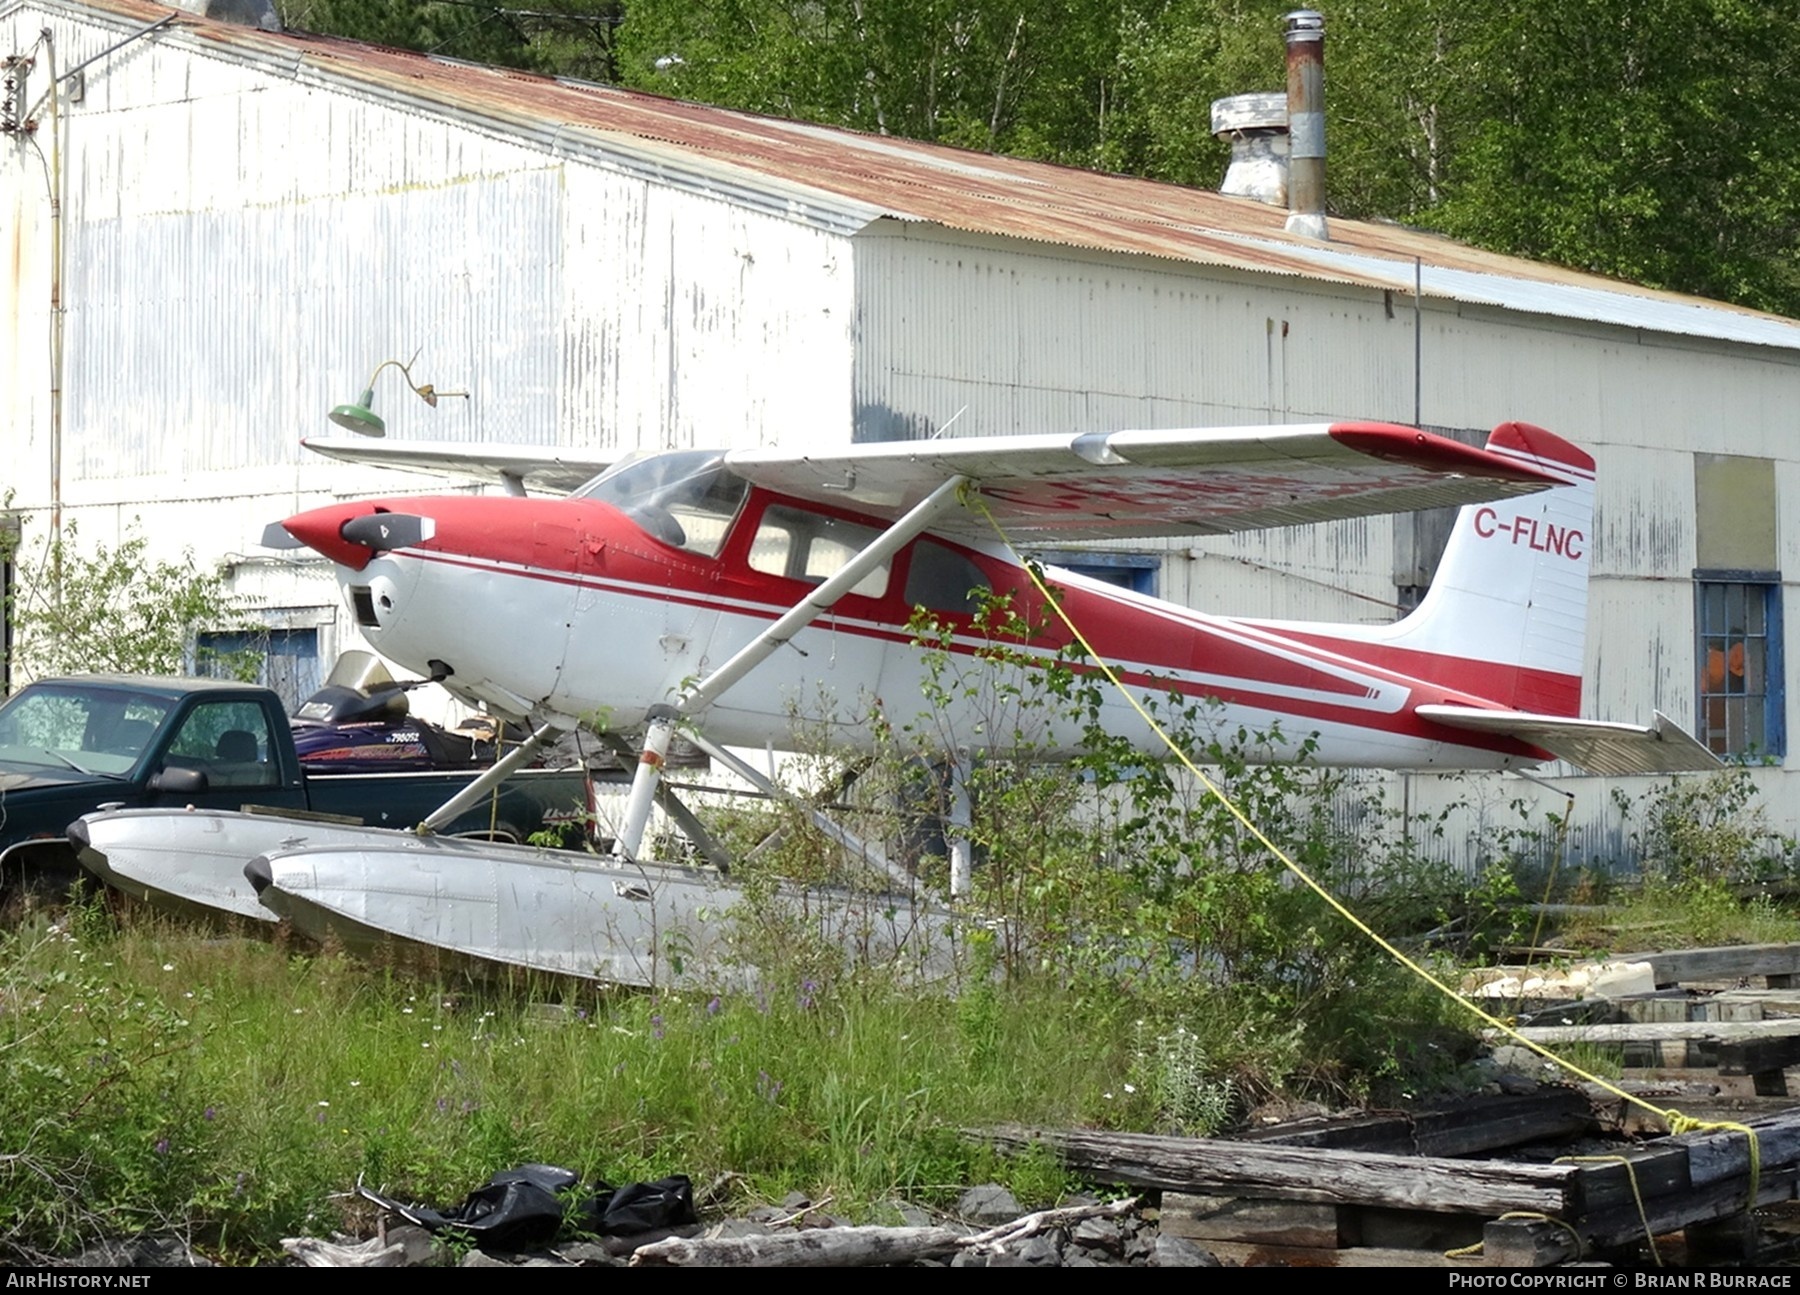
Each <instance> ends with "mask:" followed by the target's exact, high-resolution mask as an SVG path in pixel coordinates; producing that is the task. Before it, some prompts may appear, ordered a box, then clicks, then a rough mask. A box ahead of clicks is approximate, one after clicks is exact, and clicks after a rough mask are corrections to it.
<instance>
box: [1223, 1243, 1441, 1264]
mask: <svg viewBox="0 0 1800 1295" xmlns="http://www.w3.org/2000/svg"><path fill="white" fill-rule="evenodd" d="M1202 1248H1203V1249H1205V1250H1208V1251H1210V1252H1211V1253H1212V1256H1213V1258H1215V1259H1217V1260H1218V1261H1219V1262H1220V1263H1222V1264H1227V1265H1230V1266H1231V1267H1233V1268H1449V1267H1451V1266H1452V1261H1451V1260H1449V1259H1446V1258H1445V1257H1444V1254H1443V1252H1442V1251H1440V1250H1399V1249H1394V1248H1392V1247H1384V1246H1351V1247H1348V1248H1346V1249H1343V1250H1308V1249H1306V1248H1304V1247H1301V1246H1261V1245H1255V1244H1252V1243H1250V1242H1245V1241H1208V1242H1206V1243H1205V1245H1204V1246H1203V1247H1202ZM1459 1266H1461V1267H1467V1266H1468V1265H1467V1264H1466V1263H1464V1264H1462V1265H1459Z"/></svg>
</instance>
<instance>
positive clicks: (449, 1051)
mask: <svg viewBox="0 0 1800 1295" xmlns="http://www.w3.org/2000/svg"><path fill="white" fill-rule="evenodd" d="M993 1001H994V1004H995V1006H994V1010H993V1011H991V1012H987V1013H985V1014H983V1015H982V1016H981V1019H980V1020H978V1021H977V1020H975V1019H973V1017H972V1015H971V1011H970V1008H969V1006H968V1003H967V1002H959V1001H953V1000H951V999H950V998H948V997H946V996H943V995H933V994H931V993H922V994H921V993H913V994H901V993H898V992H894V991H892V990H889V989H887V988H882V987H858V986H855V985H843V986H839V987H836V988H827V987H825V986H821V985H819V984H816V983H814V982H811V981H801V982H799V983H792V984H780V983H771V984H770V985H769V986H768V987H766V988H765V989H763V990H761V991H760V992H758V993H755V994H749V995H737V996H725V997H688V996H673V995H649V994H625V995H617V996H604V995H598V994H594V993H591V992H580V991H576V990H573V989H568V988H567V987H561V988H559V987H556V986H547V985H539V986H530V985H521V986H512V987H492V986H489V987H480V986H475V985H471V984H465V983H452V984H449V985H446V984H443V983H438V982H426V981H419V980H413V979H409V978H405V977H402V976H398V975H393V974H387V973H383V972H380V971H374V970H371V969H370V968H369V967H367V966H365V965H362V964H359V963H355V962H352V961H349V960H347V959H344V958H342V957H337V956H329V955H316V956H305V955H294V954H290V953H287V952H284V951H282V950H280V949H278V948H276V947H275V946H273V945H271V944H268V943H264V942H261V941H258V940H254V939H242V938H219V937H216V936H214V935H211V934H210V933H208V932H205V931H201V930H195V929H190V928H185V927H183V926H180V925H176V924H172V923H170V922H168V921H166V920H164V919H160V918H151V917H145V916H144V915H142V914H138V915H134V916H133V917H131V918H129V919H127V920H125V921H124V922H122V923H118V922H115V920H114V919H113V918H112V917H110V916H109V915H108V914H107V912H106V911H105V910H104V909H101V908H98V907H93V906H89V907H85V908H78V909H76V910H73V911H72V912H69V913H65V914H63V915H62V919H61V920H60V921H55V922H52V921H49V920H48V919H47V918H45V917H43V916H39V917H37V918H34V919H31V920H27V921H26V922H24V923H22V924H20V925H19V926H17V927H16V928H15V929H14V930H12V931H11V932H10V933H9V934H7V935H6V936H4V937H3V938H0V1219H3V1220H5V1222H3V1223H0V1242H3V1243H4V1245H5V1247H6V1248H7V1250H9V1251H10V1252H11V1254H12V1255H13V1256H14V1257H28V1256H30V1255H33V1254H36V1253H43V1252H57V1251H66V1250H69V1249H71V1248H74V1247H76V1246H78V1245H79V1244H81V1243H83V1242H85V1241H88V1240H91V1239H93V1238H94V1237H95V1236H97V1235H100V1234H108V1233H110V1234H118V1233H121V1232H135V1231H138V1230H143V1229H150V1228H163V1227H171V1228H175V1229H177V1230H178V1231H180V1232H183V1233H185V1234H189V1235H192V1236H193V1237H195V1238H196V1239H197V1240H198V1241H199V1242H200V1243H202V1244H204V1245H206V1246H208V1247H211V1248H213V1249H215V1250H218V1251H221V1252H224V1253H227V1254H232V1255H237V1256H245V1255H254V1254H259V1253H267V1252H269V1251H270V1250H271V1249H272V1248H273V1247H274V1246H275V1245H276V1244H277V1243H278V1241H279V1238H280V1237H282V1236H284V1235H294V1234H297V1233H300V1232H302V1231H308V1232H313V1233H319V1232H323V1231H325V1230H328V1229H330V1228H332V1227H340V1226H344V1225H345V1224H346V1222H347V1221H350V1217H349V1216H352V1215H353V1214H354V1211H355V1208H356V1207H355V1205H354V1203H353V1202H352V1201H350V1200H348V1199H347V1198H346V1193H347V1192H348V1190H349V1189H350V1187H351V1186H352V1184H354V1183H355V1181H356V1180H357V1178H358V1177H359V1176H360V1177H362V1178H364V1179H365V1180H366V1181H368V1182H369V1183H370V1184H371V1185H380V1186H385V1187H386V1188H387V1189H389V1190H390V1191H394V1192H398V1193H400V1194H402V1195H405V1196H410V1197H413V1198H416V1199H422V1200H429V1201H433V1202H437V1203H449V1202H453V1201H455V1200H457V1199H460V1198H461V1196H462V1195H463V1194H464V1193H465V1192H467V1191H468V1190H470V1189H472V1188H473V1187H475V1186H478V1185H479V1184H480V1183H481V1182H483V1181H485V1179H486V1177H487V1175H488V1174H490V1173H491V1172H493V1171H494V1170H496V1169H500V1168H506V1167H510V1166H511V1165H514V1164H518V1163H522V1162H527V1161H545V1162H551V1163H560V1164H566V1165H569V1166H571V1167H574V1168H577V1169H579V1170H580V1171H582V1172H583V1173H585V1174H588V1175H591V1176H601V1177H605V1178H607V1179H609V1180H610V1181H613V1182H615V1183H616V1182H621V1181H628V1180H631V1179H637V1178H649V1177H660V1176H662V1175H664V1174H668V1173H677V1172H679V1173H686V1174H689V1175H690V1176H692V1177H693V1178H694V1179H695V1180H696V1181H697V1182H702V1183H704V1182H706V1181H708V1180H709V1179H711V1178H713V1177H714V1176H715V1175H722V1174H725V1173H727V1172H729V1173H732V1174H736V1175H741V1176H742V1177H741V1187H740V1190H742V1191H745V1192H748V1193H751V1194H753V1195H755V1196H757V1197H758V1198H761V1199H769V1198H774V1199H779V1198H780V1196H781V1195H783V1194H784V1193H786V1192H787V1191H789V1190H791V1189H795V1188H799V1189H802V1190H804V1191H806V1192H808V1193H809V1194H810V1195H812V1196H813V1198H814V1199H819V1198H821V1197H823V1196H825V1195H831V1196H832V1197H833V1198H834V1199H835V1200H837V1201H838V1202H839V1203H840V1207H841V1208H843V1209H845V1210H847V1211H850V1212H858V1211H867V1210H868V1209H869V1208H871V1207H872V1206H874V1205H875V1204H876V1203H878V1202H880V1201H883V1200H885V1199H887V1198H890V1197H893V1196H897V1195H904V1196H908V1197H912V1198H916V1199H930V1198H931V1197H932V1196H933V1194H934V1193H938V1194H941V1193H943V1192H946V1191H948V1190H949V1189H950V1188H952V1187H953V1186H955V1185H959V1184H967V1183H968V1182H969V1181H971V1180H977V1181H979V1180H980V1179H982V1178H985V1177H989V1176H993V1175H997V1174H999V1175H1003V1176H1006V1177H1009V1178H1011V1179H1013V1180H1015V1181H1016V1182H1017V1183H1019V1184H1020V1185H1021V1186H1022V1187H1023V1188H1024V1190H1025V1191H1026V1192H1027V1193H1028V1194H1029V1195H1033V1196H1037V1197H1045V1196H1053V1195H1054V1194H1055V1193H1056V1190H1057V1189H1058V1188H1059V1187H1060V1186H1061V1181H1060V1178H1059V1176H1058V1175H1057V1174H1056V1173H1055V1172H1054V1171H1052V1170H1048V1169H1047V1168H1046V1166H1045V1165H1044V1164H1041V1163H1032V1162H1028V1163H1026V1164H1023V1165H1012V1166H1006V1165H1001V1164H999V1163H998V1162H996V1161H994V1160H993V1158H992V1157H991V1156H990V1155H989V1154H988V1153H986V1152H984V1151H983V1150H981V1149H980V1148H979V1147H977V1146H975V1145H974V1144H971V1143H968V1142H965V1141H964V1140H962V1139H961V1138H960V1137H959V1136H957V1132H956V1130H957V1129H958V1128H959V1127H960V1126H962V1125H966V1124H970V1123H976V1124H979V1123H982V1122H984V1121H1001V1120H1020V1119H1024V1120H1030V1121H1043V1122H1048V1123H1069V1122H1078V1121H1084V1120H1102V1121H1103V1120H1105V1119H1106V1118H1107V1117H1108V1115H1109V1110H1108V1107H1109V1106H1113V1105H1115V1104H1116V1102H1117V1100H1118V1093H1119V1092H1121V1091H1123V1084H1124V1082H1125V1076H1126V1071H1127V1070H1128V1068H1129V1066H1130V1064H1131V1059H1130V1056H1129V1052H1128V1048H1127V1047H1126V1046H1125V1045H1124V1044H1123V1043H1122V1042H1121V1040H1120V1038H1119V1037H1115V1036H1114V1035H1111V1034H1109V1033H1107V1032H1105V1031H1096V1030H1094V1029H1093V1028H1092V1023H1091V1021H1090V1020H1089V1019H1088V1018H1087V1017H1085V1016H1084V1015H1083V1014H1082V1013H1079V1012H1075V1011H1071V1010H1068V1009H1069V1004H1068V1003H1067V1001H1066V999H1065V997H1064V996H1063V995H1062V994H1061V993H1060V992H1058V991H1057V990H1055V989H1053V988H1050V987H1044V986H1035V987H1031V988H1029V989H1023V988H1008V989H1002V988H998V987H996V988H995V990H994V999H993ZM1109 1092H1110V1093H1112V1094H1113V1096H1112V1097H1111V1098H1108V1097H1107V1096H1106V1094H1107V1093H1109Z"/></svg>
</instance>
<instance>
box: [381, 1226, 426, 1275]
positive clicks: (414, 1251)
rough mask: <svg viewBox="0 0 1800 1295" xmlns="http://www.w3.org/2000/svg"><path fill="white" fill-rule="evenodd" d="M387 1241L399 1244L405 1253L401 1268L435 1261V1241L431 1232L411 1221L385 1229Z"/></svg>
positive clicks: (415, 1266)
mask: <svg viewBox="0 0 1800 1295" xmlns="http://www.w3.org/2000/svg"><path fill="white" fill-rule="evenodd" d="M387 1243H388V1244H389V1245H390V1246H399V1247H400V1249H401V1251H402V1252H403V1253H404V1254H405V1256H406V1258H405V1261H404V1262H403V1263H402V1264H401V1267H403V1268H422V1267H424V1266H425V1265H426V1264H431V1263H435V1262H437V1258H438V1248H437V1242H436V1241H435V1240H434V1239H433V1238H432V1235H431V1233H429V1232H427V1231H426V1230H425V1229H424V1228H422V1227H419V1226H417V1225H416V1224H412V1223H403V1224H401V1225H400V1226H399V1227H392V1228H389V1229H388V1230H387Z"/></svg>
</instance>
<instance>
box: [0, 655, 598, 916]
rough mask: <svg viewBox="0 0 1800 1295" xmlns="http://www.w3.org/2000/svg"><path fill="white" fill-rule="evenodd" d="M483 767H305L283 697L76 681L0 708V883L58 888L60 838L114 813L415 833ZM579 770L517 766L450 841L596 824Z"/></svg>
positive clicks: (211, 684) (65, 862) (40, 687)
mask: <svg viewBox="0 0 1800 1295" xmlns="http://www.w3.org/2000/svg"><path fill="white" fill-rule="evenodd" d="M478 772H479V771H478V770H473V769H459V770H453V771H442V772H419V773H366V774H310V775H309V774H308V773H306V772H305V771H304V770H303V769H302V768H301V767H300V759H299V756H298V755H297V754H296V753H295V750H294V737H293V732H292V730H291V729H290V728H289V725H288V717H287V714H286V713H285V712H284V710H283V709H282V705H281V700H280V698H278V697H277V696H276V695H275V694H274V693H273V692H271V691H270V690H269V689H267V688H259V687H257V686H255V685H254V684H243V683H231V682H227V681H224V680H218V679H185V678H147V677H141V676H137V675H78V676H75V677H72V678H67V679H44V680H39V681H38V682H36V683H33V684H31V685H29V686H27V687H25V688H23V689H21V690H20V691H19V692H17V693H15V694H14V695H13V696H11V697H10V698H8V699H7V700H6V703H5V704H4V705H0V884H4V885H5V886H6V887H7V888H8V889H10V888H11V887H12V886H13V885H14V884H15V883H17V882H19V881H20V880H21V879H29V880H37V881H42V882H46V883H60V882H62V881H65V880H66V879H69V878H72V877H74V876H75V875H76V874H77V873H78V872H79V868H78V866H77V865H76V862H75V856H74V853H73V851H72V850H71V849H70V847H69V843H68V840H67V838H66V836H65V833H66V831H67V829H68V826H69V824H70V823H72V822H73V821H74V820H75V819H77V818H79V817H81V815H83V814H87V813H91V812H92V811H94V810H96V809H99V808H101V807H102V806H107V807H114V806H117V807H126V808H138V807H154V806H168V807H180V806H184V805H193V806H196V807H200V808H207V809H240V808H243V807H246V806H258V807H266V808H268V809H269V810H271V811H273V812H276V813H280V812H283V811H286V812H313V813H324V814H333V815H339V816H342V817H345V818H347V819H350V820H352V821H355V822H360V823H366V824H368V825H370V826H372V827H411V826H412V825H413V824H415V823H417V822H419V821H420V820H421V819H423V818H424V817H425V816H426V815H428V814H429V813H431V811H432V810H434V809H436V808H437V807H438V806H439V805H441V804H443V803H444V802H445V801H447V800H449V799H450V798H451V797H452V796H453V795H455V794H456V792H457V791H459V790H461V789H462V788H463V787H465V786H467V785H468V783H469V781H470V779H472V778H473V777H474V776H475V775H476V773H478ZM591 795H592V792H591V787H590V784H589V781H588V776H587V774H586V773H585V772H584V771H582V770H580V769H571V770H540V769H530V770H524V771H522V772H520V773H517V774H514V775H513V776H512V777H511V778H509V779H508V780H507V781H506V782H505V783H504V784H503V785H502V786H501V788H500V790H499V792H498V793H497V795H495V796H491V797H488V798H487V799H485V800H483V801H482V802H481V803H480V804H479V805H478V806H477V807H476V808H474V809H472V810H470V811H468V812H467V813H465V814H463V815H462V816H461V817H460V818H458V819H456V820H454V821H453V822H452V823H451V824H450V825H449V826H448V827H446V828H445V829H444V835H455V836H479V837H487V838H490V839H493V840H501V841H523V840H525V839H526V838H527V837H529V836H530V835H531V834H533V833H535V832H539V831H542V830H545V829H558V830H561V829H563V828H564V826H565V825H567V824H571V823H575V824H582V823H587V822H589V821H590V809H591V805H592V801H591Z"/></svg>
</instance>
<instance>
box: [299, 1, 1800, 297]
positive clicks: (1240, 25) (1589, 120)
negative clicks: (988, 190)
mask: <svg viewBox="0 0 1800 1295" xmlns="http://www.w3.org/2000/svg"><path fill="white" fill-rule="evenodd" d="M1291 7H1292V0H1280V2H1279V3H1276V0H1114V2H1113V3H1108V4H1101V3H1095V2H1092V0H1090V2H1089V3H1075V4H1067V3H1052V2H1051V0H887V2H885V3H882V4H875V3H873V2H872V0H543V4H542V5H541V6H539V7H533V8H529V9H524V8H520V9H514V8H507V7H504V6H500V5H492V4H487V3H484V2H483V0H399V2H398V3H391V4H390V3H378V2H377V0H282V11H283V17H284V20H286V21H288V22H289V23H291V24H292V25H295V26H298V27H302V28H313V29H316V30H324V31H334V32H339V33H342V34H346V35H352V36H356V37H359V38H362V39H367V40H374V41H379V42H383V43H386V44H394V45H402V46H407V47H410V48H414V49H422V50H429V51H434V52H442V53H446V54H453V55H456V56H459V57H463V58H470V59H477V60H482V61H491V62H499V63H506V64H511V65H514V66H519V67H528V68H533V69H537V70H541V71H547V72H554V73H560V74H565V75H577V76H584V77H590V78H596V79H602V80H616V81H618V82H620V83H622V84H625V85H629V86H633V87H635V88H639V89H644V90H651V91H655V92H657V93H661V94H669V95H674V96H677V97H680V98H684V99H692V100H698V101H700V102H705V103H714V104H720V105H723V106H726V107H733V108H741V109H747V110H750V111H755V112H766V113H772V114H777V115H780V116H786V117H795V118H800V119H803V120H808V121H816V122H822V123H826V124H829V125H834V126H844V127H850V128H854V129H857V130H866V131H871V132H877V133H881V134H889V135H897V136H904V137H907V138H913V139H922V140H930V141H935V142H939V143H945V144H955V145H960V146H963V147H967V148H974V149H981V150H987V151H992V152H998V153H1006V154H1011V155H1015V156H1020V157H1031V158H1038V159H1042V160H1046V161H1052V162H1060V163H1064V164H1067V165H1072V166H1082V167H1097V168H1101V169H1105V170H1112V171H1119V172H1124V173H1127V174H1133V175H1142V176H1146V177H1151V178H1155V179H1160V180H1168V181H1174V182H1177V183H1183V184H1196V185H1202V186H1206V187H1212V186H1214V185H1216V184H1217V183H1218V180H1219V177H1220V176H1221V175H1222V174H1223V170H1224V165H1225V148H1224V146H1223V145H1221V144H1220V143H1219V142H1218V141H1216V140H1214V139H1213V138H1212V135H1211V122H1210V106H1211V102H1212V100H1213V99H1215V98H1218V97H1220V96H1222V95H1227V94H1235V93H1239V92H1242V91H1246V90H1272V89H1278V88H1280V87H1281V86H1282V85H1283V84H1284V81H1285V73H1284V56H1283V50H1282V38H1281V15H1282V14H1283V13H1284V12H1286V11H1287V10H1288V9H1290V8H1291ZM1768 22H1769V20H1768V14H1767V12H1766V9H1764V8H1762V7H1759V6H1754V5H1750V4H1746V3H1744V0H1647V3H1645V4H1641V5H1637V6H1634V7H1632V8H1631V9H1629V10H1628V11H1625V10H1620V9H1618V8H1617V7H1616V6H1613V5H1608V4H1603V3H1601V0H1558V2H1557V3H1554V4H1553V3H1549V2H1548V0H1517V2H1516V3H1512V4H1500V3H1496V2H1495V0H1466V2H1462V3H1457V4H1450V3H1448V0H1334V2H1333V3H1332V4H1331V5H1330V6H1329V8H1328V12H1327V36H1326V40H1327V57H1326V65H1327V81H1328V109H1327V111H1328V116H1329V127H1328V131H1329V135H1330V147H1331V160H1330V174H1331V179H1330V185H1329V189H1330V201H1331V207H1332V211H1333V213H1334V214H1337V215H1342V216H1353V217H1365V218H1386V219H1396V220H1402V221H1406V222H1408V223H1412V224H1417V225H1422V226H1425V227H1427V228H1432V229H1436V230H1440V231H1442V232H1444V233H1446V234H1450V235H1452V236H1454V237H1456V238H1459V239H1463V240H1465V241H1467V242H1470V243H1473V244H1475V245H1476V246H1479V247H1484V248H1488V249H1490V250H1493V251H1498V252H1504V253H1509V254H1512V255H1517V256H1525V257H1531V258H1534V259H1540V260H1545V261H1551V262H1556V263H1560V264H1564V265H1568V266H1573V267H1576V268H1579V269H1583V270H1589V271H1593V272H1596V273H1600V274H1605V275H1612V276H1615V277H1620V278H1625V279H1630V280H1633V281H1636V282H1641V283H1645V284H1649V285H1651V286H1656V287H1665V288H1672V289H1676V290H1680V291H1685V292H1693V293H1699V294H1703V295H1707V296H1712V297H1717V298H1720V299H1723V300H1727V301H1734V302H1739V303H1741V304H1745V305H1750V306H1756V307H1759V308H1763V309H1769V310H1776V311H1781V312H1785V313H1788V314H1791V315H1800V250H1796V248H1797V246H1800V239H1797V238H1796V235H1797V234H1800V229H1797V228H1796V226H1797V225H1800V215H1797V214H1796V213H1797V212H1800V133H1796V132H1795V131H1793V130H1792V129H1790V128H1789V126H1790V125H1791V123H1793V122H1794V121H1796V120H1800V78H1796V77H1795V76H1794V75H1793V69H1792V67H1791V66H1790V65H1791V63H1792V54H1791V53H1790V51H1789V48H1788V46H1787V45H1786V44H1785V43H1784V42H1782V41H1780V40H1779V39H1778V38H1774V37H1771V35H1770V29H1769V25H1768Z"/></svg>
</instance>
